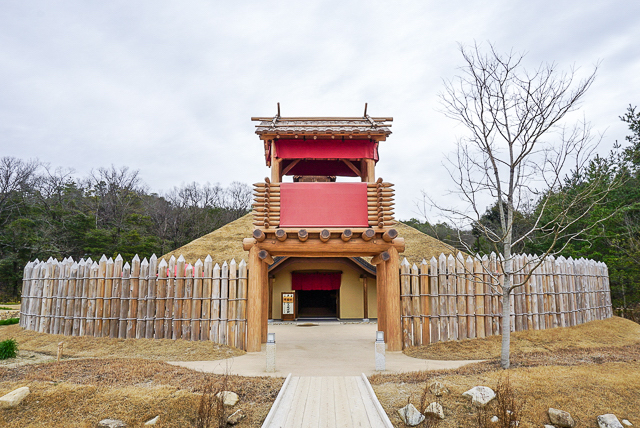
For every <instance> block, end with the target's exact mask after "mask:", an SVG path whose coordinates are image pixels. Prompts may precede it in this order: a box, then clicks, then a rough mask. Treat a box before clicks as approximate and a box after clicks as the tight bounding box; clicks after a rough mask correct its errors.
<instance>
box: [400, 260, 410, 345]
mask: <svg viewBox="0 0 640 428" xmlns="http://www.w3.org/2000/svg"><path fill="white" fill-rule="evenodd" d="M410 270H411V268H410V267H409V262H408V261H407V259H406V257H405V258H404V260H402V263H400V300H401V301H402V344H403V346H402V347H403V348H408V347H410V346H413V334H412V331H411V330H412V329H411V276H410V275H411V273H410Z"/></svg>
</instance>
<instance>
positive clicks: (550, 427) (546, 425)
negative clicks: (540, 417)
mask: <svg viewBox="0 0 640 428" xmlns="http://www.w3.org/2000/svg"><path fill="white" fill-rule="evenodd" d="M544 428H556V427H555V425H548V424H545V425H544Z"/></svg>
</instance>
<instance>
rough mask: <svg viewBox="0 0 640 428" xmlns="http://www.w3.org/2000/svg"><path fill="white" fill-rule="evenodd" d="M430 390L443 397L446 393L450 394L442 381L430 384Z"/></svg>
mask: <svg viewBox="0 0 640 428" xmlns="http://www.w3.org/2000/svg"><path fill="white" fill-rule="evenodd" d="M429 392H430V393H432V394H433V395H435V396H436V397H441V396H443V395H444V394H448V393H449V390H448V389H447V387H446V386H444V385H443V384H442V382H439V381H437V380H436V381H435V382H433V383H432V384H431V385H429Z"/></svg>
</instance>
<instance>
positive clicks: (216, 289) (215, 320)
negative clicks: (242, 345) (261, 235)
mask: <svg viewBox="0 0 640 428" xmlns="http://www.w3.org/2000/svg"><path fill="white" fill-rule="evenodd" d="M256 269H257V267H256ZM211 305H212V306H213V309H212V310H211V320H212V322H211V340H212V341H213V342H216V343H222V342H220V341H219V337H220V336H219V333H220V265H219V264H218V263H216V264H215V266H214V267H213V281H212V290H211Z"/></svg>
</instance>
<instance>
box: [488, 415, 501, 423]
mask: <svg viewBox="0 0 640 428" xmlns="http://www.w3.org/2000/svg"><path fill="white" fill-rule="evenodd" d="M489 420H490V421H491V422H493V423H494V424H497V423H498V421H499V420H500V419H499V418H498V417H497V416H491V419H489Z"/></svg>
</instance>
